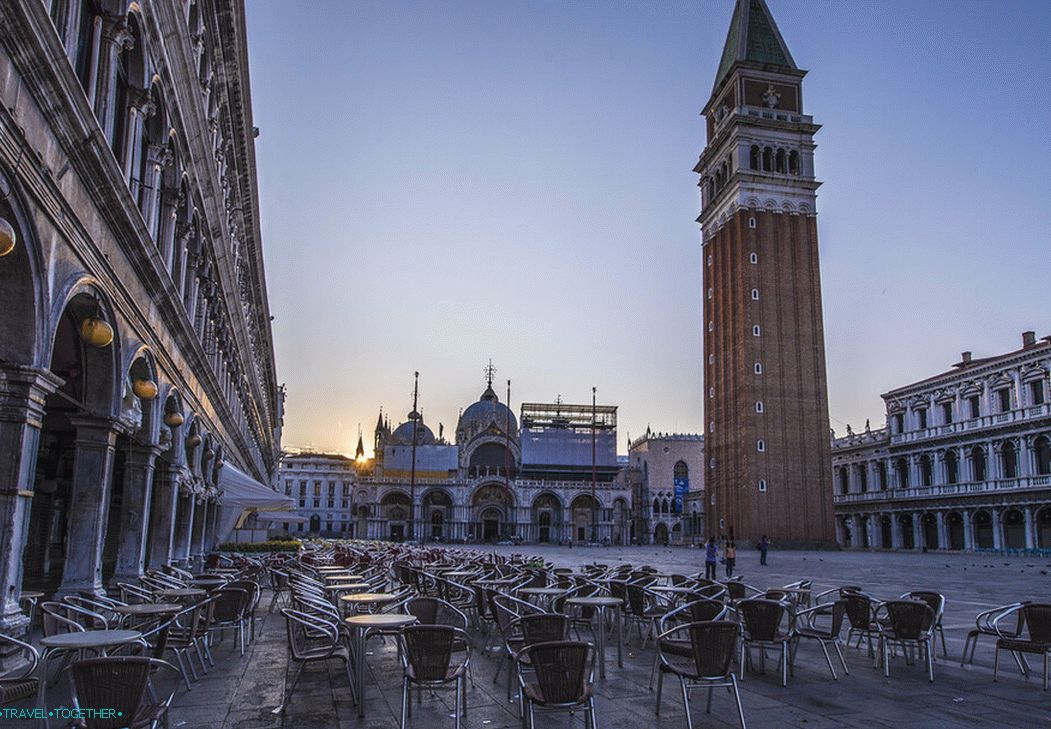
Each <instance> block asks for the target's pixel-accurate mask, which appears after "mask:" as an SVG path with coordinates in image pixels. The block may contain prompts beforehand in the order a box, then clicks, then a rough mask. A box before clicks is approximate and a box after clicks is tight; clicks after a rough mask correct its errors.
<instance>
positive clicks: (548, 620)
mask: <svg viewBox="0 0 1051 729" xmlns="http://www.w3.org/2000/svg"><path fill="white" fill-rule="evenodd" d="M516 623H517V625H518V626H519V627H520V628H521V629H522V639H523V640H524V641H525V645H533V644H534V643H550V642H552V641H559V640H565V639H566V638H567V637H569V616H568V615H562V614H560V613H543V614H539V615H523V616H522V617H520V618H519V619H518V620H517V621H516Z"/></svg>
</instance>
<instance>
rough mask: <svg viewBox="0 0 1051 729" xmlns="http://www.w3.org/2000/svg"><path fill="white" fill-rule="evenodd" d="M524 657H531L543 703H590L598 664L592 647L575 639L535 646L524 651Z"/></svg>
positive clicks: (530, 661) (536, 644) (530, 660)
mask: <svg viewBox="0 0 1051 729" xmlns="http://www.w3.org/2000/svg"><path fill="white" fill-rule="evenodd" d="M522 655H526V656H528V658H529V663H530V665H531V666H532V667H533V670H534V672H535V674H536V682H537V686H538V687H539V689H540V695H541V697H542V698H543V700H544V703H546V704H580V703H583V702H584V701H586V700H587V696H588V685H589V684H590V683H591V674H592V671H593V669H594V665H595V649H594V647H593V646H591V644H589V643H584V642H582V641H572V640H560V641H554V642H550V643H534V644H533V645H528V646H526V647H525V648H523V649H522Z"/></svg>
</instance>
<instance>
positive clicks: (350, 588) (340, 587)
mask: <svg viewBox="0 0 1051 729" xmlns="http://www.w3.org/2000/svg"><path fill="white" fill-rule="evenodd" d="M368 589H369V583H367V582H333V583H332V584H331V585H325V592H333V593H336V594H339V593H341V592H364V591H365V590H368Z"/></svg>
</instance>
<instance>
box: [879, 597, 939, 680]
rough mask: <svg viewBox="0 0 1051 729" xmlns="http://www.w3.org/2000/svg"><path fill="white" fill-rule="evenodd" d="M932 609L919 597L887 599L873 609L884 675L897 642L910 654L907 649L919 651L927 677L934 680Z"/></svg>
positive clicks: (888, 669) (933, 623)
mask: <svg viewBox="0 0 1051 729" xmlns="http://www.w3.org/2000/svg"><path fill="white" fill-rule="evenodd" d="M934 618H935V616H934V610H933V609H932V608H931V606H930V605H928V604H927V603H926V602H923V601H922V600H888V601H887V602H884V603H881V604H880V606H879V608H877V609H876V625H877V626H879V644H880V660H881V661H882V662H883V675H884V676H886V677H889V676H890V654H891V648H892V647H893V646H900V647H901V649H902V651H903V652H904V653H905V657H906V658H909V655H910V653H909V650H910V649H912V648H915V649H916V650H918V651H920V655H922V656H923V657H924V658H925V660H926V662H927V679H928V680H929V681H931V682H932V683H933V681H934V656H933V653H934V646H933V645H932V644H933V642H934V626H935V620H934Z"/></svg>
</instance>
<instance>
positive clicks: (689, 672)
mask: <svg viewBox="0 0 1051 729" xmlns="http://www.w3.org/2000/svg"><path fill="white" fill-rule="evenodd" d="M677 635H685V636H686V637H687V638H688V640H682V639H677V638H676V637H675V636H677ZM739 636H740V627H739V626H738V625H737V623H735V622H733V621H729V620H713V621H708V622H696V623H687V624H685V625H678V626H676V627H674V628H671V629H670V630H668V631H665V632H664V633H661V635H660V636H659V637H658V639H657V657H658V659H659V660H660V670H659V673H658V678H657V706H656V714H657V716H660V713H661V691H662V689H663V688H664V674H665V673H670V674H672V675H674V676H675V677H676V678H678V679H679V685H680V687H681V688H682V701H683V707H684V708H685V710H686V726H687V729H693V718H692V717H691V716H690V689H693V688H707V689H708V702H707V705H706V707H705V712H706V713H711V710H712V692H713V690H714V689H716V688H718V687H723V686H725V687H727V688H729V689H730V690H731V691H732V692H733V695H734V700H735V701H736V703H737V715H738V717H740V720H741V729H746V727H745V720H744V708H743V707H742V706H741V694H740V691H739V690H738V688H737V677H736V676H734V674H733V670H732V668H731V663H732V662H733V657H734V653H736V652H737V641H738V638H739ZM680 642H685V643H687V644H688V645H689V646H690V652H689V654H688V655H685V656H684V655H681V654H680V653H679V652H678V651H677V652H675V653H669V652H667V651H666V647H667V646H668V645H675V644H678V643H680Z"/></svg>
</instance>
